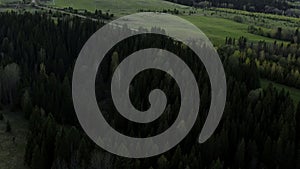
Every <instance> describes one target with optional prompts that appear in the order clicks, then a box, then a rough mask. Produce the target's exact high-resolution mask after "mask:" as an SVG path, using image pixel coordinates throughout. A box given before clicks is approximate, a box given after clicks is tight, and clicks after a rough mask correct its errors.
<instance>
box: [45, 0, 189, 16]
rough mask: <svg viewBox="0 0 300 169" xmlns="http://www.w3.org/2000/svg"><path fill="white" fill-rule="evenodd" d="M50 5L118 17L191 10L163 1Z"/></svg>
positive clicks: (82, 0) (65, 0) (76, 0)
mask: <svg viewBox="0 0 300 169" xmlns="http://www.w3.org/2000/svg"><path fill="white" fill-rule="evenodd" d="M48 4H49V5H54V6H56V7H60V8H64V7H73V8H76V9H86V10H89V11H95V10H96V9H101V10H103V11H105V12H107V11H109V12H111V13H113V14H115V15H116V16H122V15H127V14H132V13H136V12H138V10H140V9H144V10H145V9H149V10H163V9H174V8H176V9H181V10H189V9H190V7H187V6H183V5H179V4H174V3H171V2H167V1H163V0H54V1H53V2H49V3H48Z"/></svg>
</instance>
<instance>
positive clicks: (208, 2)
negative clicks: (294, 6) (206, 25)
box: [168, 0, 290, 14]
mask: <svg viewBox="0 0 300 169" xmlns="http://www.w3.org/2000/svg"><path fill="white" fill-rule="evenodd" d="M168 1H171V2H175V3H179V4H184V5H189V6H195V7H222V8H233V9H240V10H247V11H252V12H267V13H277V14H284V11H286V10H288V9H289V8H290V6H289V4H288V3H287V1H285V0H264V1H260V0H241V1H236V0H168Z"/></svg>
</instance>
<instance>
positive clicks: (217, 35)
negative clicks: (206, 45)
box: [182, 15, 278, 45]
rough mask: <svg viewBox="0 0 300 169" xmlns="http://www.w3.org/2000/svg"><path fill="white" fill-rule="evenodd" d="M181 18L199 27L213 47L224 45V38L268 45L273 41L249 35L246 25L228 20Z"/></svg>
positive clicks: (217, 18)
mask: <svg viewBox="0 0 300 169" xmlns="http://www.w3.org/2000/svg"><path fill="white" fill-rule="evenodd" d="M182 17H183V18H184V19H186V20H188V21H190V22H192V23H193V24H194V25H196V26H197V27H199V28H200V29H201V30H202V31H203V32H204V33H205V34H206V35H207V36H208V38H209V39H210V40H211V41H212V42H213V44H215V45H220V44H224V43H225V39H226V37H232V38H236V39H238V38H239V37H241V36H244V37H246V38H247V39H248V40H249V41H266V42H270V43H273V42H274V41H275V40H274V39H272V38H267V37H263V36H259V35H254V34H251V33H249V32H248V25H247V24H244V23H237V22H235V21H232V20H229V19H224V18H219V17H213V16H203V15H192V16H182ZM277 41H278V40H277Z"/></svg>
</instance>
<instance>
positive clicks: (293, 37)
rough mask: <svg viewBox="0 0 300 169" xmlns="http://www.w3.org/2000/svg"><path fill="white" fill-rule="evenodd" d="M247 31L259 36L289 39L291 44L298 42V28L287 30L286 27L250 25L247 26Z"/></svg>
mask: <svg viewBox="0 0 300 169" xmlns="http://www.w3.org/2000/svg"><path fill="white" fill-rule="evenodd" d="M248 32H249V33H253V34H256V35H260V36H265V37H269V38H273V39H278V40H284V41H289V42H291V43H292V44H293V43H297V44H300V33H299V29H296V30H288V29H282V28H281V27H278V28H277V29H274V30H269V29H262V28H260V27H256V26H253V25H251V26H249V27H248Z"/></svg>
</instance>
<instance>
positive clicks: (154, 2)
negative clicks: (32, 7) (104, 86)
mask: <svg viewBox="0 0 300 169" xmlns="http://www.w3.org/2000/svg"><path fill="white" fill-rule="evenodd" d="M48 5H53V6H55V7H60V8H64V7H73V8H75V9H87V10H89V11H94V10H96V9H101V10H102V11H104V12H105V11H109V12H110V13H113V14H114V15H116V16H117V17H119V16H123V15H127V14H132V13H136V12H138V10H139V9H149V10H157V11H159V10H163V9H174V8H176V9H178V10H179V11H181V12H183V11H185V13H188V11H190V10H191V9H192V8H190V7H187V6H183V5H178V4H175V3H171V2H167V1H164V0H54V1H53V2H49V3H48ZM219 10H220V9H219ZM197 11H198V14H196V15H180V16H181V17H182V18H184V19H187V20H188V21H190V22H192V23H193V24H195V25H196V26H198V27H199V28H200V29H201V30H202V31H203V32H204V33H205V34H206V35H207V36H208V38H209V39H210V40H211V41H212V43H213V44H214V45H220V44H224V42H225V38H226V37H227V36H228V37H229V36H230V37H233V38H236V39H238V38H239V37H241V36H244V37H247V38H248V39H249V40H250V41H261V40H264V41H266V42H270V43H273V42H274V39H271V38H267V37H263V36H259V35H254V34H251V33H248V32H247V29H248V26H249V25H248V24H247V23H237V22H235V21H233V20H230V19H224V18H221V17H219V16H211V15H207V16H204V13H206V12H203V11H202V10H197ZM277 41H278V40H277Z"/></svg>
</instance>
